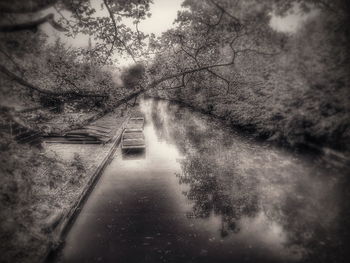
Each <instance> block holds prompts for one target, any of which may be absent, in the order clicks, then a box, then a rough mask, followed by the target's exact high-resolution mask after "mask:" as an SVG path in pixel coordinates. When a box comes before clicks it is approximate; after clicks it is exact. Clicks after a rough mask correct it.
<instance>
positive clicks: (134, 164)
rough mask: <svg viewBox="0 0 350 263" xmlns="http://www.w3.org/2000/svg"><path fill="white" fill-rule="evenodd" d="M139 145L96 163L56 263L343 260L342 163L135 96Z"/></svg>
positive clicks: (345, 217) (344, 197) (345, 234)
mask: <svg viewBox="0 0 350 263" xmlns="http://www.w3.org/2000/svg"><path fill="white" fill-rule="evenodd" d="M140 107H141V110H142V111H143V113H144V114H145V119H146V125H145V131H144V132H145V138H146V146H147V147H146V151H145V152H144V153H143V154H122V153H121V151H120V149H118V150H117V152H116V153H115V156H114V159H113V161H112V162H111V163H110V165H109V166H108V167H107V168H106V169H105V171H104V173H103V175H102V176H101V178H100V179H99V181H98V183H97V184H96V186H95V188H94V190H93V191H92V193H91V194H90V196H89V198H88V199H87V201H86V203H85V205H84V207H83V208H82V210H81V212H80V214H79V216H78V217H77V219H76V221H75V222H74V224H73V225H72V227H71V229H70V231H69V233H68V235H67V237H66V240H65V245H64V246H63V248H62V250H61V251H60V253H59V254H58V256H57V259H56V261H57V262H122V263H123V262H345V257H346V253H347V252H346V246H347V245H348V244H349V243H348V241H349V240H348V239H349V237H348V236H349V234H348V221H349V213H348V212H349V205H348V204H347V201H348V200H349V194H348V191H347V189H348V183H347V178H346V169H344V168H343V169H341V168H336V167H333V166H331V165H327V164H325V163H323V162H322V161H321V160H319V159H318V158H317V157H313V156H311V155H299V154H296V153H291V152H290V151H287V150H283V149H279V148H277V147H273V146H271V145H269V144H267V143H263V142H257V141H256V140H254V139H251V138H249V137H245V136H242V135H240V134H238V133H235V132H233V131H232V130H230V129H228V128H223V127H222V125H221V124H220V123H219V122H217V121H214V120H212V119H210V118H209V117H207V116H204V115H202V114H200V113H196V112H193V111H191V110H189V109H187V108H184V107H181V106H179V105H176V104H172V103H169V102H166V101H155V100H143V101H141V104H140Z"/></svg>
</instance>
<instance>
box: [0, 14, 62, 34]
mask: <svg viewBox="0 0 350 263" xmlns="http://www.w3.org/2000/svg"><path fill="white" fill-rule="evenodd" d="M46 22H48V23H49V24H50V25H51V26H52V27H53V28H55V29H56V30H58V31H61V32H63V31H66V29H65V28H63V27H62V26H61V25H60V24H58V23H57V22H56V21H55V20H54V15H53V14H48V15H46V16H44V17H42V18H39V19H37V20H34V21H29V22H25V23H21V24H14V25H0V32H17V31H22V30H33V31H36V30H37V28H38V26H40V25H41V24H44V23H46Z"/></svg>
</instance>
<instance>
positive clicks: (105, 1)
mask: <svg viewBox="0 0 350 263" xmlns="http://www.w3.org/2000/svg"><path fill="white" fill-rule="evenodd" d="M103 3H104V4H105V6H106V8H107V11H108V14H109V17H110V18H111V20H112V23H113V27H114V41H113V43H112V46H111V48H110V50H109V52H108V56H107V59H108V57H109V56H110V55H111V54H112V52H113V48H114V45H115V42H117V41H118V42H119V43H121V44H122V45H123V46H124V48H125V50H126V51H127V52H128V54H129V55H130V56H131V58H132V60H133V61H134V62H135V63H137V61H136V59H135V56H134V54H133V53H132V52H131V50H130V49H129V48H128V46H127V45H126V43H125V42H124V41H123V40H122V39H121V38H119V37H118V28H117V23H116V21H115V19H114V15H113V12H112V10H111V8H110V7H109V5H108V4H107V0H103Z"/></svg>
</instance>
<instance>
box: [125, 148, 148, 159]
mask: <svg viewBox="0 0 350 263" xmlns="http://www.w3.org/2000/svg"><path fill="white" fill-rule="evenodd" d="M121 154H122V160H144V159H146V150H145V149H137V150H131V149H129V150H127V151H122V152H121Z"/></svg>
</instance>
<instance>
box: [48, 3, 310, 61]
mask: <svg viewBox="0 0 350 263" xmlns="http://www.w3.org/2000/svg"><path fill="white" fill-rule="evenodd" d="M91 2H92V5H93V6H94V7H95V9H96V11H97V14H98V15H108V14H107V11H106V9H105V8H104V9H101V3H102V1H101V0H91ZM153 2H154V3H153V4H152V5H151V10H150V12H151V14H152V16H151V17H150V18H147V19H146V20H145V21H142V22H141V23H140V25H139V29H140V30H141V31H143V32H145V33H146V34H150V33H154V34H156V35H158V36H159V35H161V33H162V32H164V31H166V30H168V29H170V28H171V27H172V26H173V22H174V20H175V18H176V16H177V12H178V11H179V10H180V9H181V3H182V2H183V0H153ZM48 12H54V10H48ZM104 13H106V14H104ZM66 15H67V16H69V14H68V13H66ZM56 16H57V17H59V15H58V14H56ZM305 19H306V17H305V16H300V15H298V14H292V15H288V16H286V17H283V18H281V17H276V16H273V17H272V19H271V26H272V27H273V28H274V29H276V30H278V31H283V32H289V33H292V32H295V31H296V30H297V28H298V27H299V26H300V24H301V22H302V21H304V20H305ZM126 24H128V25H129V26H131V27H132V26H133V25H132V24H131V23H129V22H128V21H126ZM44 30H45V32H46V33H47V34H48V35H49V36H50V39H51V40H54V39H55V38H56V37H61V38H62V39H64V40H65V42H67V43H68V44H70V45H73V46H76V47H85V46H87V45H88V40H89V36H87V35H78V36H77V37H76V38H75V39H73V38H66V37H65V35H64V34H62V33H58V32H57V31H55V30H54V29H52V28H51V27H50V26H49V25H47V24H45V25H44ZM120 62H121V63H122V64H129V63H131V62H132V60H131V59H123V60H122V61H120Z"/></svg>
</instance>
